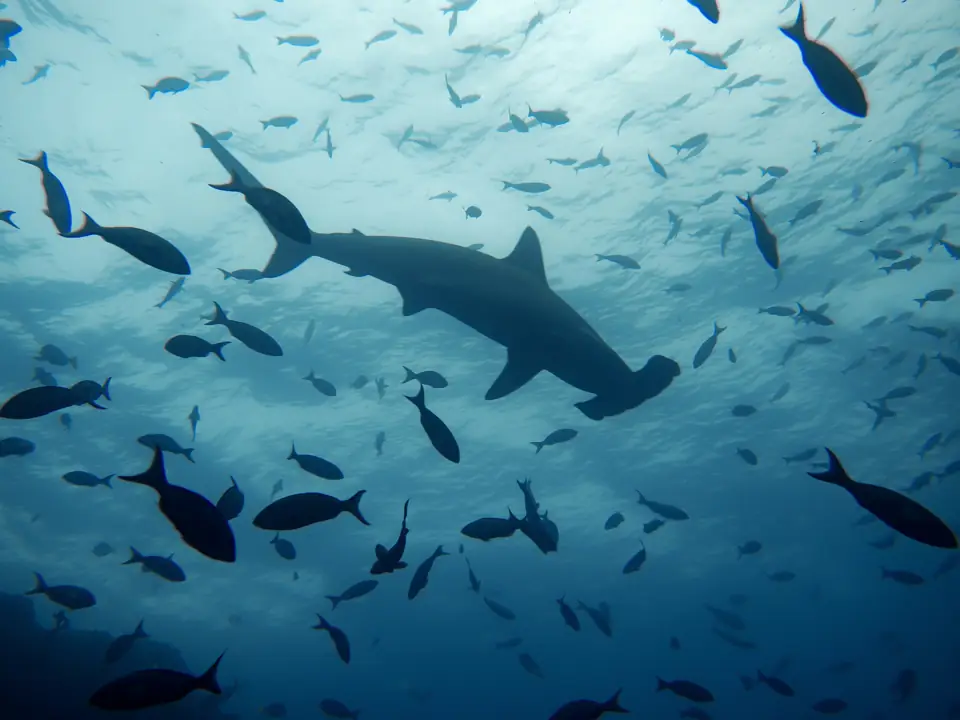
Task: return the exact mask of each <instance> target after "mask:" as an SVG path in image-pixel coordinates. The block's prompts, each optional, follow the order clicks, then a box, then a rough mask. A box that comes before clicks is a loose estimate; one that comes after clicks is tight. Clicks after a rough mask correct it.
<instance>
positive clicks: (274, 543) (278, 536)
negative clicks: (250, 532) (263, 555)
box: [270, 531, 280, 545]
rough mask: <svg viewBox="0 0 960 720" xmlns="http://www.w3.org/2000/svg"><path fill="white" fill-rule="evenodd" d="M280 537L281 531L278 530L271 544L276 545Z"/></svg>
mask: <svg viewBox="0 0 960 720" xmlns="http://www.w3.org/2000/svg"><path fill="white" fill-rule="evenodd" d="M279 539H280V533H279V531H278V532H277V534H276V535H274V536H273V537H272V538H271V539H270V544H271V545H276V544H277V540H279Z"/></svg>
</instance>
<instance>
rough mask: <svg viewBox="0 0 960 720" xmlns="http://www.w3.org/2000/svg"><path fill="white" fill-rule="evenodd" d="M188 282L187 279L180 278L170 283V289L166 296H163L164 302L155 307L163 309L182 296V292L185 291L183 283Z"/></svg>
mask: <svg viewBox="0 0 960 720" xmlns="http://www.w3.org/2000/svg"><path fill="white" fill-rule="evenodd" d="M185 281H186V278H183V277H179V278H177V279H176V280H174V281H173V282H172V283H170V287H169V288H168V289H167V293H166V295H164V296H163V300H161V301H160V302H159V303H157V304H156V305H154V307H158V308H162V307H163V306H164V305H166V304H167V303H168V302H170V301H171V300H173V298H175V297H176V296H177V295H179V294H180V291H181V290H183V283H184V282H185Z"/></svg>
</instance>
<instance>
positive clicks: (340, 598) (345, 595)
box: [324, 580, 380, 610]
mask: <svg viewBox="0 0 960 720" xmlns="http://www.w3.org/2000/svg"><path fill="white" fill-rule="evenodd" d="M379 584H380V581H379V580H361V581H360V582H358V583H354V584H353V585H351V586H350V587H348V588H347V589H346V590H344V591H343V592H342V593H340V594H339V595H325V596H324V597H326V598H327V600H329V601H330V602H331V603H332V604H333V607H332V608H331V610H336V609H337V605H339V604H340V603H342V602H344V601H346V600H356V599H357V598H361V597H363V596H364V595H369V594H370V593H372V592H373V591H374V590H376V588H377V586H378V585H379Z"/></svg>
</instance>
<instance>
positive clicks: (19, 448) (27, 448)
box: [0, 437, 37, 458]
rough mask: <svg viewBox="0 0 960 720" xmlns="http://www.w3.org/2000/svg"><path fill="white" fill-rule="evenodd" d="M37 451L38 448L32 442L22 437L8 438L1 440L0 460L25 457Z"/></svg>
mask: <svg viewBox="0 0 960 720" xmlns="http://www.w3.org/2000/svg"><path fill="white" fill-rule="evenodd" d="M36 449H37V446H36V445H35V444H34V443H33V442H32V441H30V440H26V439H24V438H21V437H6V438H2V439H0V458H5V457H24V456H26V455H29V454H31V453H32V452H33V451H34V450H36Z"/></svg>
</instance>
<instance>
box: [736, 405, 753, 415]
mask: <svg viewBox="0 0 960 720" xmlns="http://www.w3.org/2000/svg"><path fill="white" fill-rule="evenodd" d="M756 411H757V409H756V408H755V407H754V406H753V405H734V406H733V410H731V414H732V415H733V416H734V417H750V416H751V415H753V414H754V413H755V412H756Z"/></svg>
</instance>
